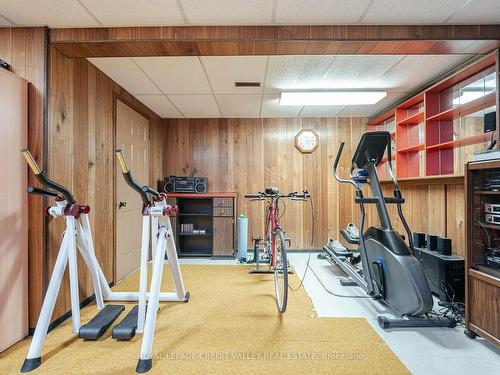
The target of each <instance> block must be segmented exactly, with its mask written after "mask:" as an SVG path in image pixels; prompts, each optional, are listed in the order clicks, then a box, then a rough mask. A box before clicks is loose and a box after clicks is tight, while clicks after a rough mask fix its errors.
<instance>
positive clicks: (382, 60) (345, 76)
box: [318, 55, 402, 89]
mask: <svg viewBox="0 0 500 375" xmlns="http://www.w3.org/2000/svg"><path fill="white" fill-rule="evenodd" d="M401 59H402V57H401V56H389V55H385V56H384V55H376V56H375V55H372V56H366V55H359V56H358V55H356V56H336V58H335V60H334V61H333V63H332V65H331V66H330V68H329V69H328V72H327V73H326V74H325V76H324V79H323V81H322V82H321V83H319V85H318V86H319V87H318V88H323V89H328V88H342V89H360V88H361V89H363V88H386V87H387V86H384V85H383V84H380V82H379V79H380V77H381V76H382V75H383V74H384V73H385V72H387V71H388V70H389V69H390V68H391V67H393V66H394V65H395V64H397V63H398V62H399V61H401Z"/></svg>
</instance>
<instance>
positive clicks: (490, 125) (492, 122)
mask: <svg viewBox="0 0 500 375" xmlns="http://www.w3.org/2000/svg"><path fill="white" fill-rule="evenodd" d="M496 114H497V113H496V112H490V113H486V114H485V115H484V132H485V133H488V132H494V131H495V130H496V128H497V123H496V122H497V119H496V117H497V116H496Z"/></svg>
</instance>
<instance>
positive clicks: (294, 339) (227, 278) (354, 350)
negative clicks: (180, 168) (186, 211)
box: [0, 265, 408, 375]
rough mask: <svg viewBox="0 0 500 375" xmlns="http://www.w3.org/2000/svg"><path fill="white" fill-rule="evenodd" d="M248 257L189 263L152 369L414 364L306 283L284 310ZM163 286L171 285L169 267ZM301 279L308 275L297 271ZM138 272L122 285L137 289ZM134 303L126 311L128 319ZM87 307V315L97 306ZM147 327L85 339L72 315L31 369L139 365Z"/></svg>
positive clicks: (162, 322) (339, 369)
mask: <svg viewBox="0 0 500 375" xmlns="http://www.w3.org/2000/svg"><path fill="white" fill-rule="evenodd" d="M248 269H249V267H246V266H237V265H235V266H226V265H217V266H215V265H214V266H212V265H183V266H182V271H183V275H184V282H185V285H186V288H187V290H188V291H190V293H191V299H190V301H189V303H162V304H161V308H160V311H159V312H158V320H157V326H156V334H155V338H154V343H153V350H154V359H153V368H152V370H151V371H150V372H149V374H252V375H255V374H403V373H404V374H407V373H408V370H407V369H406V367H405V366H404V365H403V364H402V363H401V362H400V361H399V359H398V358H397V357H396V356H395V355H394V353H393V352H392V351H391V350H390V349H389V347H388V346H387V345H386V344H385V343H384V342H383V340H382V339H381V338H380V337H379V336H378V335H377V334H376V333H375V331H374V330H373V329H372V328H371V327H370V325H369V324H368V323H367V321H366V320H365V319H355V318H318V317H317V316H316V314H315V312H314V310H313V307H312V304H311V301H310V300H309V297H308V296H307V294H306V292H305V291H304V289H303V288H301V289H299V290H298V291H296V292H292V291H290V293H289V300H288V309H287V311H286V313H285V314H284V315H283V316H281V315H280V314H279V313H278V311H277V308H276V303H275V299H274V282H273V275H249V274H248V271H247V270H248ZM165 273H166V275H165V276H166V277H164V279H167V281H166V282H164V285H163V286H164V289H163V290H167V289H166V288H171V285H172V284H171V281H170V275H169V273H168V268H166V269H165ZM290 283H291V284H292V286H297V285H298V284H299V280H298V278H297V277H296V276H295V275H293V276H292V277H291V279H290ZM137 289H138V274H137V273H135V274H133V275H132V276H130V277H129V278H127V279H126V280H124V281H123V282H121V283H119V284H118V285H117V286H116V287H115V290H137ZM131 307H132V304H130V305H127V310H126V311H125V312H124V313H122V315H121V316H120V317H119V318H118V320H117V321H120V320H121V319H122V318H123V317H125V314H126V313H127V312H128V310H129V309H130V308H131ZM95 311H96V310H95V304H91V305H90V306H87V307H86V308H84V309H83V310H82V322H84V323H85V322H87V321H88V320H89V319H90V318H91V317H92V316H93V315H94V314H95ZM30 342H31V339H30V338H27V339H25V340H23V341H21V342H20V343H18V344H16V345H14V346H13V347H11V348H10V349H8V350H7V351H5V352H4V353H2V354H0V374H15V373H19V369H20V367H21V365H22V363H23V360H24V357H25V355H26V353H27V351H28V345H29V344H30ZM140 344H141V335H136V337H135V338H134V339H133V340H131V341H128V342H127V341H120V342H118V341H115V340H114V339H112V338H111V329H109V330H108V332H106V333H105V334H104V336H103V337H102V338H101V339H100V340H98V341H94V342H93V341H82V340H79V339H78V338H76V336H75V335H74V334H72V332H71V320H70V319H68V320H66V321H65V322H64V323H63V324H62V325H60V326H59V327H57V328H56V329H54V330H53V331H52V332H50V333H49V335H48V336H47V340H46V342H45V346H44V348H43V352H42V365H41V366H40V367H39V368H38V369H36V370H35V371H33V372H32V374H51V375H61V374H119V375H124V374H133V373H135V366H136V363H137V356H138V354H139V349H140Z"/></svg>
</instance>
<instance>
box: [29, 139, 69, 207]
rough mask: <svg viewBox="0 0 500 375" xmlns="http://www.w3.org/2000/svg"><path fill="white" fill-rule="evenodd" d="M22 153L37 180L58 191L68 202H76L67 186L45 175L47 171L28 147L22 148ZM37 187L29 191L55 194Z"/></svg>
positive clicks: (48, 194)
mask: <svg viewBox="0 0 500 375" xmlns="http://www.w3.org/2000/svg"><path fill="white" fill-rule="evenodd" d="M21 154H22V155H23V156H24V158H25V159H26V162H27V163H28V165H29V167H30V169H31V171H32V172H33V174H34V175H35V177H36V178H37V180H38V181H40V183H41V184H42V185H43V186H46V187H48V188H49V189H50V190H55V191H56V192H58V193H60V194H61V195H62V196H63V197H64V199H65V200H66V202H67V203H68V204H69V205H72V204H74V203H76V200H75V198H74V197H73V194H71V192H70V191H69V190H68V189H67V188H66V187H64V186H62V185H60V184H58V183H57V182H55V181H52V180H51V179H49V178H48V177H47V176H46V175H45V173H44V172H43V170H42V169H41V168H40V167H39V166H38V164H37V162H36V161H35V158H34V157H33V155H31V152H30V151H29V150H28V149H27V148H24V149H22V150H21ZM33 189H35V188H33ZM36 189H37V190H33V191H29V190H28V192H30V193H34V194H42V192H43V194H42V195H47V196H54V195H53V192H50V191H49V190H45V189H38V188H36ZM56 195H57V194H56Z"/></svg>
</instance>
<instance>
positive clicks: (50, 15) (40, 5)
mask: <svg viewBox="0 0 500 375" xmlns="http://www.w3.org/2000/svg"><path fill="white" fill-rule="evenodd" d="M0 13H2V14H3V15H4V16H5V17H7V18H8V19H10V20H11V21H12V22H14V23H15V24H16V25H18V26H25V25H26V26H28V25H29V26H46V25H47V26H51V27H79V26H98V25H99V24H98V23H97V22H96V20H95V19H94V18H93V17H92V16H91V15H90V14H89V13H88V12H87V11H86V10H85V9H84V8H83V7H82V6H81V5H80V4H79V3H78V2H77V1H75V0H50V1H44V2H41V1H40V0H22V1H19V0H15V1H13V0H0Z"/></svg>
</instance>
